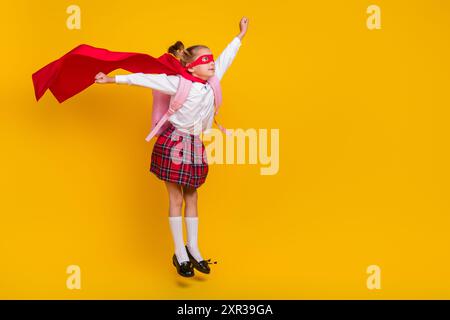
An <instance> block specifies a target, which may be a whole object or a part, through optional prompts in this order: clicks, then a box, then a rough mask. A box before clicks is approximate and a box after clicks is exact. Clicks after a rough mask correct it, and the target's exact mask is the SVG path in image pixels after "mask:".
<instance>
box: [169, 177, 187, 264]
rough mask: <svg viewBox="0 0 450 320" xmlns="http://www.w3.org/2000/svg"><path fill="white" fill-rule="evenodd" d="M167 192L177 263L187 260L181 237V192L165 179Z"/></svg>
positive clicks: (178, 187)
mask: <svg viewBox="0 0 450 320" xmlns="http://www.w3.org/2000/svg"><path fill="white" fill-rule="evenodd" d="M165 183H166V187H167V192H168V193H169V224H170V230H171V231H172V237H173V242H174V245H175V255H176V256H177V260H178V262H179V263H181V262H183V261H189V256H188V255H187V251H186V248H185V246H184V239H183V224H182V221H181V219H182V217H181V208H182V206H183V193H182V189H181V186H180V185H178V184H176V183H173V182H169V181H165Z"/></svg>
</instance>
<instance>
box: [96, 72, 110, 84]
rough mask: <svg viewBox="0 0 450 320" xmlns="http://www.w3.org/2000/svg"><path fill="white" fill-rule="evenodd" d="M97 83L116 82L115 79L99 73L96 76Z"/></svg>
mask: <svg viewBox="0 0 450 320" xmlns="http://www.w3.org/2000/svg"><path fill="white" fill-rule="evenodd" d="M95 82H96V83H112V82H115V79H114V78H111V77H108V76H107V75H106V74H104V73H103V72H99V73H97V75H96V76H95Z"/></svg>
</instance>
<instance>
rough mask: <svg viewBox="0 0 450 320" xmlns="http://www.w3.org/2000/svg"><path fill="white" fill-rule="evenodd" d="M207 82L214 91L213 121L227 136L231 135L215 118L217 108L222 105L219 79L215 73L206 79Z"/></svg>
mask: <svg viewBox="0 0 450 320" xmlns="http://www.w3.org/2000/svg"><path fill="white" fill-rule="evenodd" d="M208 83H209V84H210V85H211V87H212V89H213V92H214V109H215V110H214V123H215V124H216V125H217V127H218V128H219V129H220V131H222V132H223V133H225V134H226V135H228V136H231V132H230V131H229V130H227V129H225V128H224V127H223V126H221V125H220V124H219V122H217V120H216V114H217V113H218V112H219V108H220V106H221V105H222V88H221V86H220V80H219V78H218V77H217V76H216V75H215V76H213V77H211V78H209V79H208Z"/></svg>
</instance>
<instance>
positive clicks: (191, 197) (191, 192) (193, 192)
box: [183, 187, 197, 202]
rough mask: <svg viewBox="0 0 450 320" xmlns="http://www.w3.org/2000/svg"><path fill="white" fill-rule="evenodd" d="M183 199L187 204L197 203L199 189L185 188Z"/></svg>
mask: <svg viewBox="0 0 450 320" xmlns="http://www.w3.org/2000/svg"><path fill="white" fill-rule="evenodd" d="M183 198H184V200H185V201H186V202H192V201H197V189H195V188H189V187H183Z"/></svg>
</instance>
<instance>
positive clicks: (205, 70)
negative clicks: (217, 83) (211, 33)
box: [188, 48, 216, 80]
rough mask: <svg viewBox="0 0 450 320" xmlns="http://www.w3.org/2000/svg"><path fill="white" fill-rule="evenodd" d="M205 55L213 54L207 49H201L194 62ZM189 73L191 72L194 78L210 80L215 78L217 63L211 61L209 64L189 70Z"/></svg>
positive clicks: (199, 65)
mask: <svg viewBox="0 0 450 320" xmlns="http://www.w3.org/2000/svg"><path fill="white" fill-rule="evenodd" d="M204 54H212V52H211V50H209V49H207V48H200V49H198V50H197V54H196V55H195V59H194V61H195V60H196V59H197V58H198V57H200V56H202V55H204ZM188 71H189V72H191V73H192V75H193V76H196V77H198V78H200V79H203V80H208V79H209V78H211V77H212V76H214V74H215V72H216V66H215V62H214V61H210V62H209V63H204V64H198V65H196V66H194V67H192V68H188Z"/></svg>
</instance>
